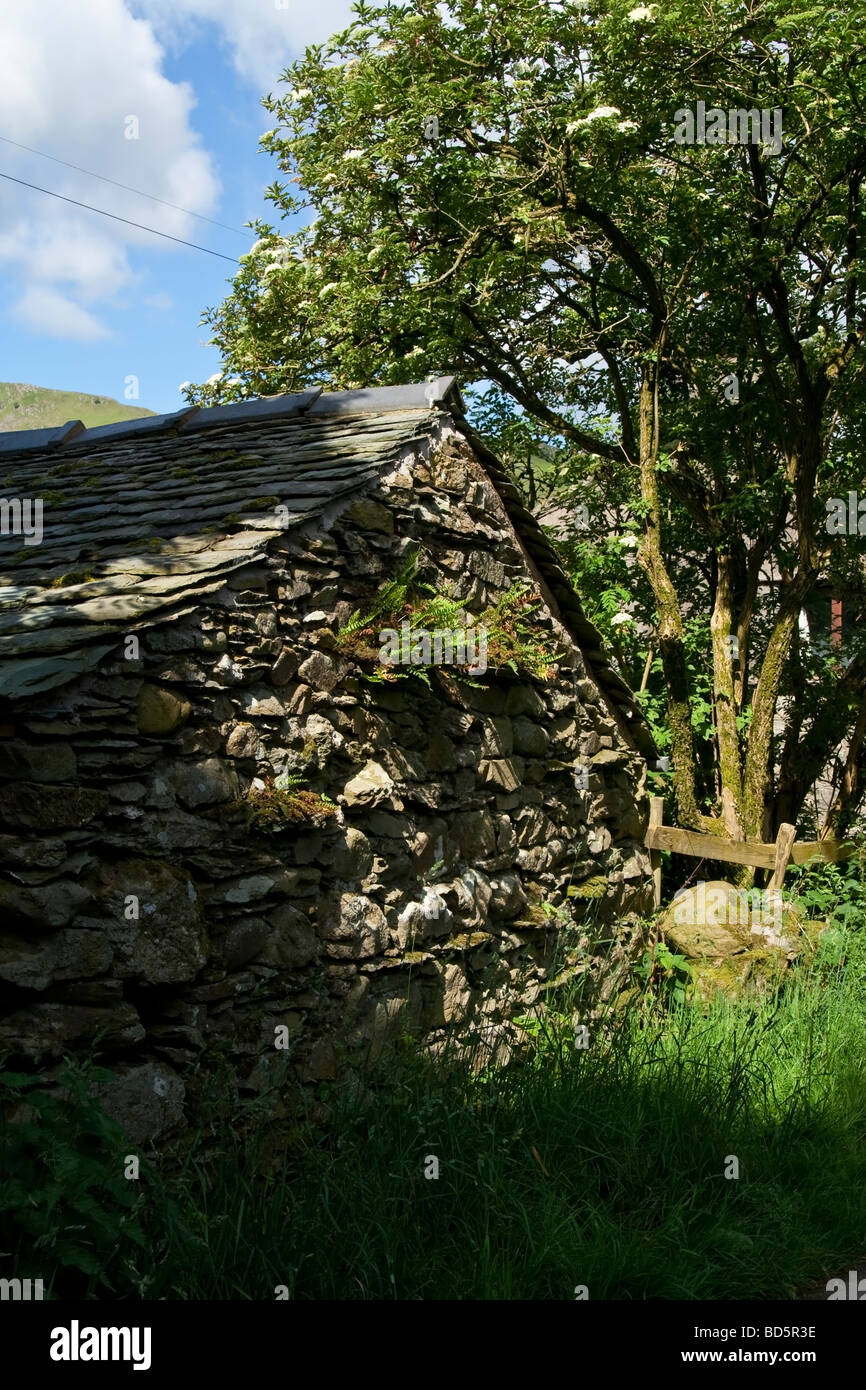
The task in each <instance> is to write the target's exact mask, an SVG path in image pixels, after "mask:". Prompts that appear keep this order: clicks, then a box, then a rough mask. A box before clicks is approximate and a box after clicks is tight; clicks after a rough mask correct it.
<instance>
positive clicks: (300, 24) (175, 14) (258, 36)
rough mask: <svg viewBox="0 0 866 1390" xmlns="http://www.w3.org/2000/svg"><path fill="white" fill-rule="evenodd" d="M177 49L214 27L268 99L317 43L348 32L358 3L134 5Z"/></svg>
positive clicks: (184, 0)
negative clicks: (200, 29)
mask: <svg viewBox="0 0 866 1390" xmlns="http://www.w3.org/2000/svg"><path fill="white" fill-rule="evenodd" d="M130 3H131V5H132V7H133V8H134V9H135V11H136V13H138V14H141V15H144V16H145V17H146V18H147V19H149V20H151V21H152V23H153V25H154V28H155V29H156V32H157V33H158V34H159V36H160V38H161V39H163V40H164V41H165V42H167V43H170V44H172V45H173V46H175V45H176V46H182V45H183V44H184V43H186V42H188V41H189V38H190V28H191V26H192V27H194V26H195V24H196V23H200V22H202V21H209V22H211V23H213V24H215V25H216V26H217V28H218V29H220V30H221V31H222V36H223V38H224V40H225V42H226V43H227V44H228V45H229V47H230V48H231V50H232V57H233V59H234V63H235V66H236V68H237V70H238V72H239V73H240V74H241V76H242V77H244V78H245V79H246V80H247V81H248V82H251V83H252V84H253V85H254V86H255V87H256V88H257V89H258V90H259V91H261V92H262V93H264V92H266V91H273V90H275V89H276V87H277V79H278V77H279V75H280V73H281V71H282V70H283V68H284V67H286V65H287V64H288V63H289V62H291V60H292V59H293V58H295V57H297V56H298V55H299V54H300V53H302V52H303V50H304V49H305V48H306V47H307V45H308V44H311V43H324V42H325V40H326V39H329V38H330V37H331V35H332V34H336V33H339V31H340V30H341V29H346V28H347V27H348V25H349V24H350V23H351V21H352V19H353V18H354V16H353V15H352V12H351V4H352V0H315V3H313V0H286V4H285V8H278V7H277V3H276V0H130Z"/></svg>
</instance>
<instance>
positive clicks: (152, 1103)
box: [0, 436, 651, 1140]
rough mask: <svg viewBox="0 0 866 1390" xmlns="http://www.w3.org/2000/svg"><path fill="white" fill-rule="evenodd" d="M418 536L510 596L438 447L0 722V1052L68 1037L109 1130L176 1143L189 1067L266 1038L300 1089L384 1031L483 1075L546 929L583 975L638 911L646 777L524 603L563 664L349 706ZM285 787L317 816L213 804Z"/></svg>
mask: <svg viewBox="0 0 866 1390" xmlns="http://www.w3.org/2000/svg"><path fill="white" fill-rule="evenodd" d="M417 543H420V545H421V547H422V555H423V562H424V566H425V569H424V574H425V577H430V578H432V580H433V582H434V583H435V584H436V585H437V586H438V587H439V588H442V589H444V588H448V587H449V586H451V588H452V591H453V592H454V594H455V595H456V596H457V597H459V598H460V599H461V600H462V601H463V602H464V604H465V605H466V607H467V609H468V610H469V611H470V612H473V613H478V612H480V611H481V610H482V609H483V607H484V606H485V605H486V604H488V603H490V602H493V601H495V599H496V598H497V597H498V596H499V595H501V594H502V593H503V592H504V591H506V590H507V589H508V588H509V586H510V585H512V584H513V583H514V582H516V581H519V580H525V579H526V578H527V574H528V569H527V567H528V565H530V562H529V561H528V558H527V555H526V553H525V551H524V549H523V547H522V545H521V543H520V541H519V539H518V537H517V535H516V534H515V531H514V529H513V527H512V526H511V524H510V522H509V521H508V519H507V517H506V514H505V512H504V510H503V507H502V503H501V501H500V499H499V497H498V495H497V493H496V490H495V489H494V487H493V485H492V484H491V482H490V479H489V478H488V476H487V475H486V473H485V472H484V470H483V468H482V467H481V466H480V464H479V463H478V460H477V459H476V458H475V456H474V455H473V454H472V451H471V450H470V449H469V448H468V446H467V445H466V443H465V441H463V440H462V439H460V438H459V437H457V436H453V437H451V438H450V439H444V440H441V441H440V442H439V443H438V444H437V445H436V447H434V448H432V449H429V448H428V449H426V450H423V449H422V450H421V452H420V453H416V455H415V456H414V457H412V458H409V457H407V458H404V459H403V460H402V461H398V463H396V464H395V465H393V466H392V467H390V469H389V470H388V471H387V472H385V473H384V474H383V475H382V476H381V477H380V481H379V484H378V486H377V487H376V488H374V489H373V490H372V491H370V492H369V493H367V494H366V495H365V496H363V497H362V498H360V499H355V500H354V501H353V502H352V503H351V504H350V505H348V506H345V504H343V506H342V510H339V509H338V508H336V507H335V508H334V509H333V515H332V516H330V517H326V518H325V521H324V524H322V523H321V522H320V523H318V524H317V525H316V526H312V525H311V526H310V527H309V528H308V530H307V533H306V534H304V533H301V532H287V533H286V534H285V536H283V537H280V538H279V539H278V540H276V541H275V542H273V543H272V544H271V546H270V550H269V555H268V559H267V562H266V563H265V564H262V565H257V566H248V567H247V568H246V569H243V570H240V571H237V572H236V573H235V574H234V575H232V576H231V577H230V578H229V580H228V582H227V583H226V585H225V586H224V587H223V588H222V589H221V590H220V591H219V592H217V593H216V594H213V595H211V596H209V597H207V598H205V599H204V600H202V602H201V606H200V608H199V609H198V610H197V611H196V612H195V614H194V615H191V616H188V617H186V618H183V619H181V620H179V621H177V622H174V623H163V624H162V625H160V626H157V627H154V628H152V629H150V630H145V631H143V632H141V633H140V634H139V645H138V650H137V652H136V647H135V643H130V642H128V641H127V642H124V643H122V644H119V645H118V649H117V651H116V653H113V654H112V655H111V656H110V657H108V658H106V659H104V660H103V661H102V662H101V664H100V667H99V669H98V670H97V671H95V672H93V673H92V674H90V675H87V676H84V677H81V678H79V679H78V680H76V681H75V682H74V683H71V684H69V685H67V686H65V687H62V688H61V689H59V690H54V691H51V692H49V693H47V694H44V695H42V696H34V697H32V698H31V699H29V700H28V701H27V702H26V704H24V703H17V704H16V703H9V704H7V705H5V706H4V709H3V712H2V713H0V720H2V724H0V775H2V784H0V862H2V864H3V866H4V872H3V875H2V877H0V924H2V925H0V1050H5V1051H7V1052H8V1053H10V1054H11V1056H12V1057H13V1058H14V1059H15V1061H16V1062H17V1063H18V1064H23V1065H36V1066H39V1067H40V1068H42V1069H44V1071H45V1074H46V1076H47V1077H49V1078H50V1077H51V1076H52V1075H53V1074H54V1072H55V1070H56V1067H57V1064H58V1061H59V1059H60V1058H61V1056H62V1054H63V1053H64V1052H69V1051H71V1052H73V1053H75V1052H85V1051H87V1050H89V1049H90V1048H91V1047H95V1049H96V1051H97V1053H98V1054H99V1055H100V1057H101V1058H102V1059H103V1061H104V1062H105V1063H106V1064H107V1065H109V1066H110V1068H111V1069H112V1071H113V1072H114V1074H115V1080H114V1081H113V1082H112V1083H110V1084H108V1085H107V1086H106V1087H105V1088H104V1090H103V1099H104V1100H105V1103H106V1104H107V1106H108V1108H109V1109H113V1111H114V1113H116V1114H117V1115H118V1116H119V1117H120V1118H121V1119H122V1121H123V1122H124V1123H125V1125H126V1126H127V1129H128V1131H129V1133H130V1134H131V1136H132V1137H134V1138H136V1139H139V1140H148V1139H153V1138H155V1137H157V1136H158V1135H159V1134H160V1133H162V1132H164V1131H165V1130H167V1129H170V1128H171V1127H172V1126H174V1125H177V1124H179V1123H180V1122H182V1119H183V1115H184V1105H185V1100H186V1099H187V1097H186V1092H187V1089H188V1088H189V1087H190V1085H191V1078H192V1077H193V1076H194V1075H196V1074H197V1072H198V1064H199V1063H201V1062H205V1063H207V1062H208V1061H209V1060H210V1059H213V1058H217V1057H221V1058H223V1059H224V1060H226V1061H227V1062H228V1063H229V1064H230V1067H231V1069H232V1073H233V1074H234V1075H236V1076H237V1079H238V1083H239V1085H240V1086H241V1087H245V1088H248V1089H251V1090H256V1089H257V1088H261V1087H262V1086H264V1085H265V1084H266V1083H267V1079H268V1076H269V1071H270V1067H271V1066H272V1064H273V1059H274V1057H275V1056H276V1055H277V1052H278V1051H279V1050H281V1049H277V1047H276V1046H275V1039H277V1038H279V1039H281V1041H282V1042H286V1043H287V1052H286V1053H284V1054H283V1055H284V1056H285V1055H288V1056H289V1057H290V1060H291V1065H292V1067H293V1069H294V1072H295V1074H296V1076H297V1077H298V1078H299V1079H300V1080H301V1081H302V1082H312V1081H317V1080H326V1079H331V1078H334V1077H335V1076H338V1075H339V1074H341V1071H342V1069H343V1068H344V1067H346V1066H350V1065H351V1064H352V1060H353V1058H359V1057H362V1056H365V1057H366V1056H368V1055H369V1054H370V1052H371V1050H372V1052H373V1054H374V1055H375V1053H376V1052H377V1050H381V1048H382V1047H383V1046H384V1045H386V1044H387V1042H388V1041H389V1040H390V1039H393V1038H395V1037H397V1036H399V1035H400V1034H402V1033H404V1032H405V1031H410V1032H414V1033H424V1034H429V1035H430V1036H431V1039H432V1040H433V1041H434V1042H435V1041H436V1040H437V1039H442V1038H443V1037H444V1036H445V1035H446V1033H447V1032H448V1030H456V1031H458V1032H460V1033H461V1034H462V1035H465V1034H466V1033H467V1032H468V1033H470V1034H474V1035H475V1039H476V1042H478V1041H479V1040H480V1042H481V1044H482V1046H484V1047H486V1048H487V1049H488V1050H489V1051H490V1052H491V1053H493V1054H497V1055H499V1056H503V1055H504V1054H505V1052H506V1050H507V1047H508V1045H509V1039H510V1037H511V1036H512V1034H511V1030H510V1023H509V1020H511V1019H512V1018H514V1017H515V1016H517V1015H519V1014H520V1013H521V1012H523V1011H525V1010H526V1009H527V1008H529V1007H530V1006H533V1005H538V1004H539V1003H541V1002H542V1001H543V999H544V996H545V991H546V986H547V985H548V984H549V983H550V982H551V979H552V970H553V969H554V963H555V961H556V960H557V959H558V957H557V955H556V949H557V945H559V947H562V945H563V942H562V929H563V928H562V923H563V922H564V921H565V920H566V918H565V916H559V917H557V916H552V915H551V910H555V909H562V910H563V912H565V911H567V912H568V913H569V914H570V915H571V916H573V917H574V920H575V923H576V926H575V929H574V930H573V931H571V932H570V935H569V940H568V943H567V944H568V947H569V950H568V954H567V961H568V963H569V964H570V966H571V968H580V967H581V965H586V964H587V963H588V962H591V961H592V959H593V954H594V949H595V943H596V940H597V939H598V938H599V937H601V936H603V935H608V936H609V935H610V933H609V930H607V928H608V927H609V924H610V922H611V921H613V920H615V919H618V918H620V917H621V916H622V915H623V914H625V913H628V912H634V911H641V910H643V909H645V908H646V907H647V906H648V903H649V901H650V898H651V884H650V879H649V872H650V869H649V863H648V859H647V856H646V854H645V852H644V850H643V849H642V847H641V839H642V835H643V831H644V823H645V802H644V798H643V776H644V764H643V761H642V759H641V758H640V757H639V755H638V754H637V753H635V752H634V751H633V750H632V749H631V748H630V747H629V746H627V744H626V742H625V740H624V738H623V735H622V734H621V732H620V730H619V729H618V727H617V724H616V723H615V721H614V719H613V717H612V715H611V713H610V712H609V710H608V708H607V707H606V705H605V704H604V702H603V701H602V700H601V698H600V696H599V692H598V690H597V688H596V686H595V684H594V683H593V681H592V680H591V679H590V677H589V676H588V674H587V671H586V669H585V667H584V663H583V659H582V657H581V655H580V652H579V651H578V650H577V648H576V646H575V645H574V643H573V641H571V639H570V638H569V637H568V634H567V633H566V632H565V630H564V628H563V627H562V626H561V624H560V623H559V621H558V619H557V617H556V614H555V612H554V608H555V605H554V604H553V600H552V599H551V600H550V601H549V604H547V603H546V604H545V605H544V606H543V607H542V609H541V610H540V613H539V615H537V619H538V625H539V632H540V635H541V636H542V637H544V638H546V639H547V640H548V641H550V642H552V643H553V644H555V645H556V646H557V647H558V648H559V649H560V650H562V651H563V656H562V659H561V661H560V662H559V665H558V667H557V673H556V676H555V678H554V679H553V680H551V681H549V682H545V683H540V682H537V681H528V680H524V679H516V678H514V677H513V676H510V675H501V676H495V675H494V674H493V673H492V672H490V673H488V674H487V675H486V676H484V677H482V678H480V683H479V685H478V686H477V687H474V686H470V685H469V684H467V683H464V682H459V683H458V684H457V687H456V693H455V694H454V695H453V696H449V695H447V694H446V693H444V692H443V691H442V690H440V689H438V688H434V689H428V688H427V687H426V686H425V685H423V684H422V683H421V682H420V681H418V680H417V679H412V680H408V681H403V682H400V683H396V684H386V685H376V684H371V683H370V682H369V681H364V680H362V679H360V678H359V674H358V671H357V669H356V668H353V667H352V666H351V665H350V663H349V662H347V660H346V659H345V658H344V657H342V656H341V655H340V654H339V653H338V651H337V650H336V644H335V635H336V633H337V631H338V629H339V628H340V626H341V624H342V623H344V622H345V621H346V619H347V618H348V616H349V615H350V614H351V613H352V612H353V611H354V610H355V609H358V608H360V609H363V608H364V607H365V605H368V604H369V602H370V600H371V599H372V598H373V596H374V595H375V594H376V592H377V591H378V590H379V588H380V587H381V585H382V584H383V583H384V582H385V581H387V580H388V579H390V578H391V577H393V575H394V574H395V572H396V571H397V570H398V568H399V566H400V563H401V561H402V559H403V558H404V557H405V555H406V553H407V549H408V548H409V547H410V546H413V545H415V544H417ZM575 763H582V764H584V765H585V766H586V767H587V768H588V769H589V777H588V785H587V787H586V788H585V789H583V790H581V789H580V788H578V787H577V786H576V785H575V776H574V766H575ZM285 772H288V773H290V774H291V773H293V774H297V775H300V776H302V777H303V778H304V781H305V783H306V785H307V786H308V787H309V788H311V789H312V790H314V791H317V792H320V793H323V794H325V795H326V796H327V797H329V798H330V799H331V800H333V802H335V803H336V809H335V812H334V813H333V814H331V815H326V816H323V817H321V818H319V819H318V820H317V821H315V822H312V823H302V824H299V825H297V826H295V827H292V828H289V829H287V830H285V831H282V832H280V833H278V834H268V833H265V832H264V831H261V830H257V829H255V828H254V827H250V826H249V825H248V824H247V823H246V822H245V820H244V817H243V815H242V814H240V813H239V811H238V810H237V808H236V807H235V806H234V803H236V802H237V800H238V798H239V797H242V796H243V794H244V793H245V792H246V790H247V789H248V788H249V787H250V784H251V782H252V780H253V779H254V778H256V777H258V778H267V777H270V776H274V775H277V774H281V773H285ZM581 923H582V925H581ZM560 957H561V951H560ZM560 964H561V959H560ZM556 968H558V966H557V967H556ZM278 1030H282V1032H279V1031H278Z"/></svg>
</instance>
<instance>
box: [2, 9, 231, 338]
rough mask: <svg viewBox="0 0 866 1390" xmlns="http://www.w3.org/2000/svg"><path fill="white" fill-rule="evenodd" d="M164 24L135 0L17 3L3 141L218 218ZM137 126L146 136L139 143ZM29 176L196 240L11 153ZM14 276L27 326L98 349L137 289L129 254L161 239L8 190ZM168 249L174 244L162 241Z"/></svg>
mask: <svg viewBox="0 0 866 1390" xmlns="http://www.w3.org/2000/svg"><path fill="white" fill-rule="evenodd" d="M163 59H164V53H163V49H162V47H161V46H160V44H159V42H158V40H157V38H156V36H155V34H154V32H153V28H152V26H151V25H150V24H149V23H148V22H147V21H146V20H142V19H137V18H135V17H133V15H132V14H131V12H130V9H129V7H128V5H127V4H126V3H125V2H124V0H76V3H75V4H74V5H69V4H66V3H63V0H49V3H47V4H42V5H34V4H33V3H32V0H3V43H2V45H0V134H3V135H5V136H7V137H8V138H9V139H10V140H14V141H17V142H19V143H20V144H24V145H30V146H32V147H34V148H36V149H43V150H45V151H46V152H48V153H50V154H53V155H55V156H57V158H59V159H66V160H68V161H69V162H70V163H73V164H78V165H80V166H81V167H82V168H85V169H93V170H95V171H97V172H98V173H101V174H104V175H106V176H107V177H108V178H111V179H116V180H117V181H118V182H120V183H124V184H129V185H131V186H132V187H135V188H141V189H144V190H146V191H147V192H148V193H152V194H154V195H156V197H158V198H163V199H166V200H167V201H169V202H174V203H182V204H183V206H184V207H187V208H190V209H191V210H192V211H194V212H201V213H207V212H210V211H212V209H213V207H214V204H215V201H216V196H217V192H218V183H217V178H216V173H215V170H214V167H213V164H212V161H211V158H210V156H209V155H208V153H207V152H206V151H205V150H204V149H202V148H201V145H200V142H199V139H198V137H197V136H196V134H195V132H194V131H193V129H192V127H191V124H190V115H191V111H192V108H193V106H194V105H195V97H194V93H193V91H192V88H191V87H190V85H189V84H188V83H185V82H172V81H170V80H169V79H168V78H167V77H166V76H165V74H164V73H163V71H162V66H163ZM130 117H135V119H136V122H137V134H138V139H128V138H126V134H125V132H126V130H128V129H130V128H131V123H130V121H129V119H128V118H130ZM0 152H2V156H3V158H2V168H3V169H4V170H5V171H6V172H7V173H9V174H12V175H14V176H15V177H17V178H21V179H25V180H27V181H28V182H30V183H33V184H37V185H39V186H40V187H41V188H46V189H51V190H54V191H55V192H57V193H61V194H65V195H66V196H67V197H69V198H74V199H77V200H78V201H80V202H84V203H92V204H93V205H94V206H97V207H100V208H104V209H105V210H106V211H108V212H113V213H115V214H117V216H119V217H126V218H129V219H130V220H132V221H136V222H142V223H146V224H147V225H149V226H151V227H155V228H157V229H158V230H160V231H164V232H167V233H169V234H170V235H171V236H176V237H181V238H184V239H186V240H196V239H197V238H196V236H195V235H193V232H194V228H195V223H194V222H193V220H192V219H191V218H189V217H188V216H186V214H184V213H181V212H177V211H174V210H173V209H170V208H165V207H162V206H161V205H160V204H157V203H152V202H149V201H145V200H143V199H142V198H141V197H139V196H137V195H136V194H133V193H128V192H125V191H124V190H122V189H119V188H114V187H112V186H110V185H108V184H104V183H98V182H96V181H95V180H93V179H90V178H87V177H86V176H85V175H83V174H79V173H74V172H73V171H71V170H69V169H65V168H64V167H63V166H61V165H59V164H49V163H48V162H47V161H45V160H42V159H39V158H37V157H36V156H34V155H28V154H25V153H24V152H23V151H21V150H18V149H15V148H14V147H13V146H11V145H8V144H0ZM0 228H2V232H0V278H2V279H3V280H5V281H6V282H7V283H8V282H9V281H10V279H14V280H15V281H17V282H18V284H19V285H21V287H22V295H21V297H20V298H19V301H18V303H17V305H16V307H15V314H16V317H17V318H18V319H19V321H21V322H24V323H26V324H28V325H29V326H30V327H32V328H35V329H37V330H38V331H43V332H51V333H53V334H55V335H57V334H60V335H61V336H65V337H76V336H78V337H80V338H81V340H82V341H86V342H89V341H93V340H94V338H95V337H97V336H100V335H104V333H105V332H106V331H107V330H105V329H104V328H102V327H101V325H100V323H99V320H98V318H97V317H96V316H95V315H96V314H98V313H99V311H100V310H104V308H105V307H106V306H107V305H109V304H111V303H112V302H116V296H117V295H118V294H119V292H120V291H122V290H124V289H129V288H130V287H132V286H134V284H135V281H136V276H135V273H134V271H133V269H132V267H131V265H130V260H129V251H130V249H135V248H138V247H144V246H147V248H148V249H149V250H154V249H156V248H157V247H159V246H160V244H161V243H160V242H158V241H157V240H156V239H155V238H154V237H152V236H150V235H148V234H147V233H145V232H141V231H136V230H135V229H133V228H131V227H125V226H122V225H121V224H120V223H113V222H109V221H103V220H102V219H101V218H99V217H98V216H97V215H96V214H95V213H91V212H86V211H84V210H83V209H81V210H79V209H76V208H74V207H72V206H70V205H69V204H64V203H61V202H59V201H57V200H55V199H53V198H49V197H47V196H46V195H45V194H42V193H37V192H34V191H32V190H30V189H26V188H22V187H20V186H19V185H16V184H11V183H8V182H7V181H5V180H2V181H0ZM162 245H163V246H166V247H167V246H168V245H169V243H162Z"/></svg>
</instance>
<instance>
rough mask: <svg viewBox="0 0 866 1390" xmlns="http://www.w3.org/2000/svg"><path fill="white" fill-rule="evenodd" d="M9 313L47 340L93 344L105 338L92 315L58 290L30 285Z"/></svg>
mask: <svg viewBox="0 0 866 1390" xmlns="http://www.w3.org/2000/svg"><path fill="white" fill-rule="evenodd" d="M12 313H13V315H14V316H15V318H16V319H17V320H18V322H19V323H22V324H23V325H24V327H25V328H29V329H31V331H33V332H36V333H44V334H45V336H46V337H48V338H74V339H75V340H76V341H77V342H79V343H93V342H96V341H97V340H98V339H100V338H107V337H108V336H109V334H108V329H107V328H106V327H105V326H104V325H103V324H101V323H100V322H99V320H98V319H97V318H95V317H94V315H93V314H90V313H88V311H87V310H86V309H82V308H81V305H80V304H76V303H75V301H74V300H72V299H69V298H68V297H67V296H66V295H65V294H61V293H60V292H59V291H58V290H50V289H46V288H40V287H39V286H37V285H30V286H29V287H28V288H27V289H26V290H25V291H24V293H23V294H22V296H21V298H20V299H19V300H18V302H17V304H15V305H13V308H12Z"/></svg>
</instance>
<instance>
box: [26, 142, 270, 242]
mask: <svg viewBox="0 0 866 1390" xmlns="http://www.w3.org/2000/svg"><path fill="white" fill-rule="evenodd" d="M0 140H2V141H3V143H4V145H14V147H15V149H16V150H26V151H27V153H28V154H38V155H39V157H40V159H50V160H51V161H52V163H53V164H62V165H63V167H64V169H74V170H75V172H76V173H78V174H86V175H87V177H88V178H91V179H101V180H102V182H103V183H110V184H112V185H113V186H114V187H115V188H122V189H124V190H125V192H127V193H137V194H138V195H139V196H140V197H142V198H150V199H151V201H152V202H154V203H161V204H162V206H163V207H164V208H174V211H175V212H185V213H186V215H187V217H197V218H198V220H199V222H209V223H210V225H211V226H212V227H222V229H223V231H226V232H234V233H235V235H236V236H255V232H253V231H251V230H250V228H249V227H230V226H229V225H228V223H227V222H215V221H214V219H213V218H212V217H204V216H203V215H202V213H200V212H191V211H190V209H189V208H182V207H181V206H180V205H179V204H178V203H169V202H166V200H165V198H157V196H156V194H155V193H145V192H144V190H143V189H141V188H133V187H132V185H131V184H128V183H118V181H117V179H110V178H108V176H107V175H106V174H95V173H94V172H93V170H92V169H84V168H82V166H81V165H80V164H70V163H68V161H67V160H65V159H58V158H57V156H56V155H53V154H46V153H45V151H44V150H37V149H34V148H33V146H32V145H22V144H21V143H20V141H18V140H10V139H9V136H8V135H0Z"/></svg>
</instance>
